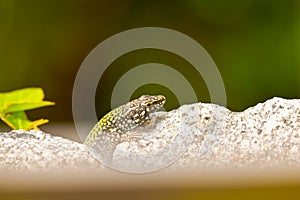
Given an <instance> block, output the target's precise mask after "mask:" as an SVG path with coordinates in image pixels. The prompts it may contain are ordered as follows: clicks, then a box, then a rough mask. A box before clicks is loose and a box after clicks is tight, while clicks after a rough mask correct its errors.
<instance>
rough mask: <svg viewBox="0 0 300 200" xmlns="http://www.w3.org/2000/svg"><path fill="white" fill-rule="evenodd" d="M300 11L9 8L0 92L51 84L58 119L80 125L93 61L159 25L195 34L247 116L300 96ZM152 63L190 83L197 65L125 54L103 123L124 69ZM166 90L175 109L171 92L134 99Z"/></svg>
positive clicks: (107, 88) (178, 6)
mask: <svg viewBox="0 0 300 200" xmlns="http://www.w3.org/2000/svg"><path fill="white" fill-rule="evenodd" d="M299 9H300V3H299V1H297V0H290V1H271V0H262V1H261V0H245V1H238V0H229V1H220V0H219V1H217V0H212V1H207V0H186V1H180V0H173V1H169V0H167V1H143V0H123V1H121V0H112V1H98V0H89V1H84V0H65V1H51V0H45V1H33V0H27V1H22V0H0V44H1V48H0V80H1V83H2V84H0V91H7V90H12V89H16V88H21V87H28V86H42V87H43V88H44V89H45V91H47V96H49V98H51V99H55V101H56V102H57V106H56V107H55V108H51V109H47V108H45V110H46V111H47V115H48V116H49V118H50V119H52V120H53V122H58V121H71V120H72V103H71V101H72V98H71V97H72V87H73V82H74V79H75V76H76V73H77V70H78V68H79V67H80V65H81V63H82V61H83V60H84V58H85V57H86V56H87V54H88V53H89V52H90V51H91V50H92V49H93V48H94V47H95V46H96V45H98V44H99V43H100V42H102V41H103V40H105V39H106V38H108V37H110V36H112V35H114V34H117V33H119V32H121V31H124V30H128V29H132V28H136V27H145V26H157V27H166V28H170V29H174V30H177V31H180V32H182V33H184V34H187V35H189V36H191V37H192V38H193V39H195V40H197V41H198V42H199V43H200V44H201V45H202V46H203V47H204V48H205V49H206V50H207V51H208V53H209V54H210V55H211V57H212V58H213V59H214V61H215V63H216V64H217V66H218V68H219V70H220V72H221V75H222V78H223V80H224V83H225V87H226V92H227V98H228V107H229V108H231V109H233V110H236V111H240V110H243V109H245V108H246V107H249V106H252V105H255V104H256V103H258V102H261V101H264V100H266V99H268V98H271V97H273V96H281V97H285V98H299V97H300V77H299V73H300V66H299V64H300V57H299V56H298V54H299V52H300V14H299ZM134 53H137V55H134ZM150 61H151V62H158V63H164V64H166V65H169V66H172V67H174V68H176V70H178V71H179V72H180V73H182V74H185V76H186V75H187V73H193V72H190V71H189V70H190V69H191V66H189V64H188V63H185V61H184V60H181V59H180V58H178V57H176V56H175V55H172V54H170V53H168V52H163V51H159V50H140V51H136V52H130V53H128V54H126V55H123V56H121V57H120V58H119V59H117V60H115V62H114V63H112V64H111V66H110V67H109V69H108V70H107V71H106V72H105V74H106V76H103V77H102V79H101V81H100V82H99V85H98V90H97V96H96V100H97V110H98V112H99V117H100V116H102V115H103V114H104V113H105V112H106V111H108V110H109V106H110V102H109V98H110V95H111V90H112V87H113V85H114V84H115V82H116V81H117V79H118V78H119V77H120V75H121V71H122V72H123V73H124V72H126V70H127V71H128V70H129V69H130V68H132V67H133V66H136V65H139V64H142V63H147V62H150ZM120 66H122V69H120V68H121V67H120ZM189 81H190V82H191V83H193V87H194V89H195V90H196V91H199V92H197V94H198V93H199V94H200V95H198V96H197V97H198V100H200V101H204V102H208V101H210V98H209V94H208V91H207V88H206V86H205V83H204V82H203V80H202V78H201V76H197V78H194V79H192V80H189ZM196 81H197V84H196V85H195V84H194V83H195V82H196ZM4 83H5V84H4ZM157 90H159V91H158V93H160V92H162V93H164V94H167V95H168V96H169V98H168V99H169V103H168V104H166V106H167V107H168V109H170V108H173V107H176V104H178V102H177V100H176V99H173V97H174V94H172V93H171V91H168V90H167V88H163V86H157V85H152V86H151V85H148V86H143V87H141V88H139V89H138V90H137V91H135V93H134V94H133V96H132V98H134V97H135V96H138V95H140V94H142V93H144V91H148V93H153V91H157ZM172 95H173V97H172ZM170 99H173V100H171V101H170ZM29 114H30V115H32V116H33V117H39V116H40V115H41V114H42V113H41V112H38V111H36V112H30V113H29Z"/></svg>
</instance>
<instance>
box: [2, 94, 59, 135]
mask: <svg viewBox="0 0 300 200" xmlns="http://www.w3.org/2000/svg"><path fill="white" fill-rule="evenodd" d="M43 99H44V92H43V90H42V89H41V88H25V89H19V90H15V91H11V92H5V93H0V119H1V120H2V121H4V122H5V123H6V124H7V125H8V126H10V127H11V128H12V129H25V130H30V129H38V126H40V125H42V124H45V123H47V122H48V120H47V119H39V120H36V121H30V120H29V119H28V118H27V116H26V113H25V112H24V111H26V110H31V109H35V108H39V107H44V106H50V105H54V103H53V102H50V101H44V100H43Z"/></svg>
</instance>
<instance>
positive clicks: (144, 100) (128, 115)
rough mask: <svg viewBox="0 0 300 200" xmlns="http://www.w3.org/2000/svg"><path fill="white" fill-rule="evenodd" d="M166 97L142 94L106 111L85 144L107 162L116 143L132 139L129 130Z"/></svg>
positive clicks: (160, 105) (146, 116) (161, 104)
mask: <svg viewBox="0 0 300 200" xmlns="http://www.w3.org/2000/svg"><path fill="white" fill-rule="evenodd" d="M165 102H166V98H165V97H164V96H162V95H157V96H150V95H143V96H141V97H139V98H138V99H135V100H133V101H130V102H128V103H126V104H124V105H122V106H119V107H117V108H115V109H113V110H112V111H110V112H109V113H107V114H106V115H105V116H104V117H103V118H101V119H100V120H99V122H98V123H97V124H96V125H95V126H94V127H93V129H92V130H91V131H90V132H89V134H88V136H87V137H86V139H85V142H84V143H85V144H86V145H87V146H89V147H92V148H93V149H95V150H96V151H97V153H99V154H100V156H101V159H103V160H104V161H105V162H106V163H107V164H108V163H110V162H111V159H112V155H113V152H114V150H115V148H116V145H117V144H119V143H121V142H125V141H130V139H132V138H131V137H130V135H129V134H127V133H128V132H129V131H132V130H134V129H135V128H137V127H138V126H141V125H142V124H144V123H145V122H146V121H148V120H149V119H150V118H149V114H150V113H153V112H155V111H157V110H158V109H160V108H161V107H162V106H163V105H164V103H165Z"/></svg>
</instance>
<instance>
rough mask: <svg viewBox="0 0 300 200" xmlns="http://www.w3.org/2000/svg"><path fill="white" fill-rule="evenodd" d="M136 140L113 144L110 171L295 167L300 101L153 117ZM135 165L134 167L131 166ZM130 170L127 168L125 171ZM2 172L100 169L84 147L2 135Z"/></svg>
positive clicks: (200, 108)
mask: <svg viewBox="0 0 300 200" xmlns="http://www.w3.org/2000/svg"><path fill="white" fill-rule="evenodd" d="M152 119H153V120H152V122H151V123H150V124H147V125H145V126H144V127H141V128H140V129H138V130H137V131H136V133H135V134H138V135H139V137H138V139H137V140H135V141H131V142H124V143H122V144H120V145H118V146H117V149H116V150H115V152H114V156H113V163H114V165H113V168H116V169H121V170H125V171H134V170H137V172H143V171H151V170H154V169H158V168H162V167H165V166H167V165H170V164H173V165H172V167H176V168H177V167H179V168H186V167H189V168H191V167H194V168H224V167H282V166H284V167H286V166H288V167H299V166H300V100H297V99H294V100H286V99H282V98H273V99H270V100H268V101H266V102H264V103H259V104H257V105H256V106H254V107H251V108H249V109H247V110H245V111H243V112H231V111H230V110H228V109H226V108H224V107H221V106H217V105H214V104H204V103H196V104H191V105H184V106H181V107H180V108H178V109H176V110H173V111H170V112H158V113H155V114H153V116H152ZM133 163H134V164H136V163H137V165H136V166H132V164H133ZM128 167H129V168H128ZM0 169H11V170H28V171H44V170H48V169H77V170H78V169H95V170H101V169H103V166H102V165H101V164H100V163H99V161H97V159H95V156H93V155H92V153H90V152H89V151H88V150H87V149H86V147H85V146H84V145H82V144H79V143H76V142H72V141H70V140H67V139H63V138H60V137H53V136H51V135H49V134H45V133H43V132H40V131H30V132H24V131H21V130H20V131H12V132H9V133H0Z"/></svg>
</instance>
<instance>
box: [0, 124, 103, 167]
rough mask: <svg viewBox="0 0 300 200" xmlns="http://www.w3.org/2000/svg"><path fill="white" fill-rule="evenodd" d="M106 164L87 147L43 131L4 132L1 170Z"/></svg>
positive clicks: (1, 143) (98, 165) (2, 135)
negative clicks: (101, 162)
mask: <svg viewBox="0 0 300 200" xmlns="http://www.w3.org/2000/svg"><path fill="white" fill-rule="evenodd" d="M102 168H103V167H102V166H101V165H100V163H99V162H98V161H97V160H96V159H95V158H94V157H93V156H92V155H91V154H90V153H89V151H87V149H86V147H85V146H84V145H82V144H79V143H77V142H73V141H70V140H67V139H64V138H61V137H54V136H51V135H50V134H47V133H44V132H42V131H29V132H26V131H23V130H16V131H11V132H9V133H0V170H1V171H5V172H13V171H18V172H32V173H40V172H46V171H49V172H53V171H55V172H59V171H61V172H64V171H65V170H75V171H80V170H86V169H90V170H99V169H102Z"/></svg>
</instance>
